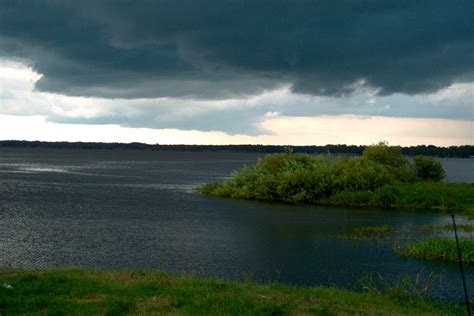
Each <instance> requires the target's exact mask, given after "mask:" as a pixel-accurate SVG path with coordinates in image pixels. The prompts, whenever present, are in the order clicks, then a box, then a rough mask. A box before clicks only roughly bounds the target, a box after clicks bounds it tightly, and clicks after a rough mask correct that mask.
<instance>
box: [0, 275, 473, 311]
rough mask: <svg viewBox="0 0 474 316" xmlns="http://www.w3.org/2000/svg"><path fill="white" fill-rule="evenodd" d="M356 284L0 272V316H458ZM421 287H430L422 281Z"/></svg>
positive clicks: (402, 293)
mask: <svg viewBox="0 0 474 316" xmlns="http://www.w3.org/2000/svg"><path fill="white" fill-rule="evenodd" d="M406 281H407V280H406V279H403V280H402V281H400V282H397V283H395V284H393V285H388V284H379V287H377V286H376V285H375V284H374V282H373V279H371V278H369V277H368V278H367V280H366V281H365V282H364V280H362V281H361V286H362V288H363V290H365V291H364V292H355V291H349V290H343V289H337V288H328V287H297V286H288V285H282V284H276V283H272V284H257V283H254V282H252V281H244V282H236V281H227V280H221V279H210V278H204V277H198V276H192V275H185V274H171V273H164V272H158V271H119V270H116V271H106V270H91V269H71V268H69V269H65V268H55V269H41V270H28V269H15V268H0V285H1V286H0V313H1V314H2V315H3V314H5V315H10V314H31V313H33V314H48V315H49V314H67V315H92V314H94V315H95V314H100V315H125V314H140V315H145V314H180V315H181V314H192V315H222V314H226V315H262V314H263V315H296V314H297V315H307V314H312V315H361V314H363V315H366V314H370V315H372V314H374V315H405V314H410V315H412V314H417V315H464V314H465V309H464V307H463V306H461V305H457V304H447V303H443V302H441V301H435V300H429V299H425V298H423V297H422V296H421V294H422V293H424V289H422V288H423V287H424V286H426V285H424V284H418V286H419V287H420V290H419V291H418V290H413V283H411V282H413V281H409V282H406ZM427 282H430V280H428V281H427Z"/></svg>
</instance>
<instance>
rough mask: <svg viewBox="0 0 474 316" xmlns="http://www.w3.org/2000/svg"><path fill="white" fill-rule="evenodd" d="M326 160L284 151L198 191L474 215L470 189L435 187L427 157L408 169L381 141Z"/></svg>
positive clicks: (431, 163)
mask: <svg viewBox="0 0 474 316" xmlns="http://www.w3.org/2000/svg"><path fill="white" fill-rule="evenodd" d="M331 158H332V157H329V156H312V155H309V154H293V153H292V151H291V150H286V152H284V153H278V154H272V155H267V156H266V157H265V158H263V159H262V160H259V161H258V162H257V163H256V164H255V165H254V166H252V167H248V166H246V167H244V168H242V169H240V170H238V171H235V172H233V173H232V177H231V178H230V179H229V180H227V181H225V182H223V183H210V184H206V185H204V186H202V187H200V188H198V190H199V191H200V192H201V193H204V194H209V195H214V196H219V197H230V198H238V199H252V200H267V201H280V202H286V203H314V204H331V205H354V206H383V207H410V208H426V209H457V210H472V211H474V186H473V185H472V184H448V183H441V182H438V181H437V180H440V179H441V178H440V177H435V176H434V175H436V174H438V175H439V174H441V175H444V170H443V169H442V166H441V165H438V163H437V162H436V161H432V159H430V158H426V159H425V158H424V157H423V158H420V157H418V158H416V160H415V165H411V164H410V162H409V161H408V160H407V159H406V158H405V157H404V156H403V155H402V152H401V150H400V148H399V147H392V146H388V145H387V144H386V143H383V142H381V143H379V144H376V145H373V146H368V147H367V148H366V150H365V151H364V154H363V155H362V157H339V158H336V159H331ZM417 161H418V162H417ZM417 166H418V167H417ZM439 168H441V172H440V171H439ZM418 170H420V172H418ZM421 170H423V171H421ZM417 173H419V174H420V176H421V177H422V178H420V177H417ZM427 179H429V180H430V181H421V180H427Z"/></svg>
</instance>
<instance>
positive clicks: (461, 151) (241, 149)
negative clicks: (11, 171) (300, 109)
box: [0, 140, 474, 158]
mask: <svg viewBox="0 0 474 316" xmlns="http://www.w3.org/2000/svg"><path fill="white" fill-rule="evenodd" d="M0 148H45V149H87V150H141V151H177V152H233V153H261V154H274V153H281V152H284V151H285V148H286V146H282V145H250V144H242V145H179V144H175V145H162V144H153V145H152V144H144V143H137V142H134V143H102V142H46V141H22V140H1V141H0ZM292 148H293V151H294V152H295V153H306V154H328V153H329V154H333V155H362V153H363V151H364V149H365V146H362V145H342V144H339V145H331V144H328V145H324V146H293V147H292ZM400 149H401V151H402V153H403V155H406V156H417V155H426V156H436V157H442V158H469V157H471V158H472V157H474V146H472V145H462V146H450V147H437V146H434V145H418V146H409V147H400Z"/></svg>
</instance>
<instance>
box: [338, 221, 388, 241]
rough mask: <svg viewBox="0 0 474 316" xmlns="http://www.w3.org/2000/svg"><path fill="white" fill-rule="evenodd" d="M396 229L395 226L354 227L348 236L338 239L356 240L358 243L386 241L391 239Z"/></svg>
mask: <svg viewBox="0 0 474 316" xmlns="http://www.w3.org/2000/svg"><path fill="white" fill-rule="evenodd" d="M395 231H396V229H395V227H393V226H390V225H388V224H383V225H378V226H362V227H354V228H352V230H351V232H350V233H348V234H340V235H338V236H337V238H338V239H345V240H356V241H365V240H379V241H380V240H385V239H387V238H390V234H391V233H393V232H395Z"/></svg>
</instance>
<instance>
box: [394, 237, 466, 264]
mask: <svg viewBox="0 0 474 316" xmlns="http://www.w3.org/2000/svg"><path fill="white" fill-rule="evenodd" d="M459 247H460V249H461V252H462V260H463V262H464V263H465V264H467V265H473V264H474V241H473V240H472V239H470V238H460V239H459ZM395 250H396V251H397V253H398V254H399V255H401V256H403V257H414V258H418V259H422V260H429V261H444V262H458V254H457V248H456V241H455V239H454V238H447V237H432V238H429V239H426V240H422V241H418V242H413V243H409V244H407V245H405V246H397V247H396V248H395Z"/></svg>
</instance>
